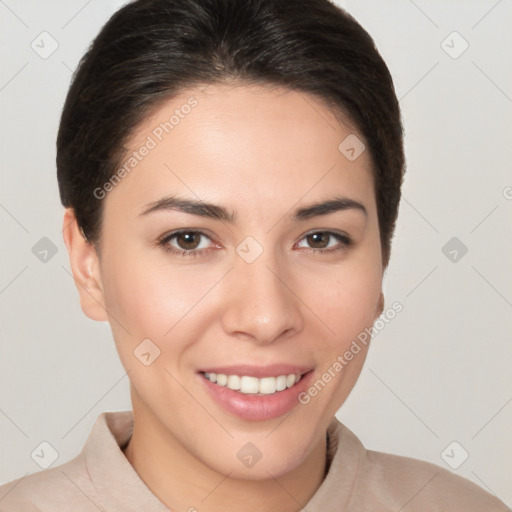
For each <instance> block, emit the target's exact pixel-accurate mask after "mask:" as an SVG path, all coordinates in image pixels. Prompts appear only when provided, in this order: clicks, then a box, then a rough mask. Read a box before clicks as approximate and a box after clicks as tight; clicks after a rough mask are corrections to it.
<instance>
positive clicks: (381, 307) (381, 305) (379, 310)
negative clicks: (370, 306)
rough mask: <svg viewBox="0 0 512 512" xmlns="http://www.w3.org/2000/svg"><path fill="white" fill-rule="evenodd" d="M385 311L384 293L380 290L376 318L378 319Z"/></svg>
mask: <svg viewBox="0 0 512 512" xmlns="http://www.w3.org/2000/svg"><path fill="white" fill-rule="evenodd" d="M383 311H384V293H382V292H380V297H379V302H378V303H377V309H376V310H375V318H374V320H377V318H379V316H380V315H381V314H382V312H383Z"/></svg>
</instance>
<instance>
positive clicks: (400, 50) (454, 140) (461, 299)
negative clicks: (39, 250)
mask: <svg viewBox="0 0 512 512" xmlns="http://www.w3.org/2000/svg"><path fill="white" fill-rule="evenodd" d="M122 3H123V2H122V1H120V0H109V1H107V0H90V1H88V2H87V1H85V0H72V1H71V0H67V1H64V0H60V1H57V0H54V1H45V2H41V1H36V0H23V1H15V0H4V1H1V0H0V23H1V29H0V43H1V62H2V67H1V71H0V73H1V74H0V103H1V117H0V119H1V132H0V140H1V148H0V150H1V153H0V155H1V157H0V165H1V176H2V184H1V187H0V225H1V240H2V249H3V251H2V258H1V272H0V308H1V309H0V310H1V315H2V319H1V322H0V333H1V360H0V430H1V436H0V450H1V452H0V461H1V468H0V482H7V481H9V480H12V479H14V478H17V477H20V476H23V475H25V474H28V473H31V472H35V471H38V470H40V469H41V468H40V467H39V466H38V465H37V464H36V463H35V462H34V460H33V459H32V458H31V453H32V452H33V450H34V449H35V448H36V447H37V446H39V444H40V443H41V442H42V441H47V442H49V443H50V444H51V445H52V446H53V447H54V448H55V449H56V450H57V452H58V454H59V456H58V459H57V460H56V461H55V462H54V464H53V465H57V464H61V463H63V462H65V461H67V460H69V459H70V458H72V457H73V456H75V455H76V454H77V453H78V452H79V451H80V449H81V447H82V445H83V443H84V441H85V439H86V437H87V435H88V434H89V432H90V430H91V428H92V425H93V423H94V421H95V419H96V417H97V416H98V415H99V414H100V413H101V412H103V411H114V410H125V409H129V408H130V401H129V394H128V378H127V377H126V375H125V373H124V371H123V368H122V366H121V364H120V363H119V361H118V358H117V354H116V352H115V348H114V344H113V341H112V338H111V333H110V329H109V327H108V325H107V324H102V323H96V322H93V321H91V320H89V319H88V318H87V317H85V316H84V315H83V314H82V312H81V310H80V307H79V302H78V295H77V292H76V290H75V286H74V283H73V281H72V278H71V275H70V267H69V263H68V258H67V254H66V250H65V246H64V244H63V241H62V235H61V222H62V213H63V209H62V207H61V206H60V202H59V198H58V190H57V183H56V178H55V164H54V161H55V149H54V148H55V136H56V131H57V127H58V121H59V115H60V110H61V107H62V104H63V101H64V97H65V94H66V91H67V88H68V85H69V82H70V78H71V72H72V70H73V69H74V68H75V66H76V64H77V62H78V59H79V58H80V56H81V55H82V53H83V52H84V50H85V48H86V47H87V45H88V44H89V42H90V41H91V39H92V38H93V37H94V36H95V34H96V33H97V31H98V30H99V28H100V27H101V26H102V24H103V23H104V22H105V21H106V20H107V18H108V16H109V15H110V14H111V13H112V12H114V11H115V10H116V9H117V8H118V7H119V6H120V5H122ZM340 4H341V5H343V6H345V7H346V8H347V10H348V11H349V12H350V13H352V14H353V15H354V16H355V17H356V19H358V20H359V21H360V22H361V24H362V25H363V26H364V27H365V28H366V29H367V30H368V31H369V32H370V34H371V35H372V36H373V38H374V39H375V41H376V43H377V46H378V48H379V50H380V51H381V53H382V54H383V56H384V58H385V60H386V61H387V63H388V65H389V67H390V69H391V72H392V74H393V76H394V80H395V84H396V89H397V94H398V97H399V98H400V103H401V106H402V110H403V116H404V124H405V129H406V152H407V162H408V170H407V175H406V180H405V185H404V189H403V200H402V204H401V209H400V216H399V223H398V228H397V233H396V237H395V241H394V247H393V254H392V261H391V265H390V267H389V270H388V272H387V275H386V280H385V293H386V299H387V306H390V305H391V304H392V303H393V302H394V301H399V302H401V303H402V304H403V306H404V310H403V311H402V312H401V313H400V314H399V315H397V317H396V318H395V319H394V320H393V321H392V322H391V323H390V324H389V325H387V326H386V327H385V329H383V330H382V331H381V332H379V334H378V335H377V336H376V337H375V339H374V341H373V347H372V349H371V351H370V354H369V357H368V360H367V363H366V366H365V368H364V370H363V373H362V375H361V378H360V380H359V382H358V384H357V386H356V388H355V389H354V391H353V393H352V395H351V396H350V397H349V399H348V401H347V402H346V403H345V405H344V406H343V407H342V409H341V411H340V412H339V413H338V416H339V418H340V419H341V420H342V421H343V422H344V423H345V424H346V425H347V426H348V427H349V428H351V429H352V430H353V431H355V432H356V433H357V435H358V436H359V437H360V438H361V440H362V441H363V442H364V443H365V445H366V447H367V448H371V449H375V450H380V451H386V452H392V453H397V454H401V455H407V456H411V457H416V458H419V459H423V460H428V461H431V462H433V463H435V464H438V465H441V466H444V467H447V468H449V466H448V465H447V463H446V462H445V460H444V459H443V458H442V457H441V453H442V452H443V450H444V449H445V448H446V447H447V446H448V445H449V444H450V443H452V442H453V441H456V442H457V443H458V444H457V445H455V447H454V448H453V451H451V449H449V450H448V452H447V453H448V455H449V456H448V457H445V459H446V460H447V461H449V462H450V463H451V464H452V465H454V462H457V461H460V460H461V457H462V455H463V453H464V452H463V451H462V450H466V451H467V452H468V453H469V457H468V459H467V460H466V461H465V462H464V463H463V464H461V465H460V467H459V468H458V469H453V471H454V472H456V473H458V474H460V475H462V476H465V477H467V478H469V479H471V480H473V481H474V482H476V483H477V484H479V485H481V486H482V487H484V488H487V489H488V490H489V491H490V492H493V493H495V494H496V495H498V496H499V497H500V498H501V499H502V500H503V501H505V502H506V503H507V504H508V505H509V506H511V505H512V485H511V483H512V482H511V477H510V475H512V438H511V436H510V431H511V425H512V403H511V402H512V377H511V371H510V368H511V367H512V344H511V334H510V333H511V332H512V315H511V312H512V279H511V272H510V261H511V256H512V242H511V236H510V234H511V233H512V200H511V199H512V188H511V187H512V172H511V162H512V144H511V142H510V141H511V139H510V136H511V134H512V130H511V128H512V67H511V66H510V50H511V49H512V31H511V30H510V26H511V23H512V4H511V1H510V0H508V1H507V0H501V1H496V0H479V1H464V2H462V1H459V2H457V1H455V0H452V1H445V0H435V1H427V0H416V1H415V2H413V1H412V0H389V1H386V2H383V1H382V0H354V1H351V0H346V1H343V2H340ZM43 31H47V32H48V33H50V34H51V36H52V37H53V38H54V39H55V40H56V41H57V42H58V45H59V46H58V48H57V50H56V51H55V52H54V53H53V54H52V55H51V56H49V57H48V58H47V59H43V58H41V57H40V56H39V55H38V54H37V53H36V52H35V51H34V50H33V49H32V48H31V43H32V41H34V40H35V42H36V44H39V46H40V47H42V45H43V43H42V42H41V37H47V36H40V34H41V32H43ZM454 31H456V32H458V33H459V34H460V36H462V38H463V39H461V38H460V37H459V36H457V35H455V36H454V35H450V34H452V32H454ZM464 40H465V41H467V43H468V44H469V47H468V49H467V50H466V51H465V52H464V53H462V54H461V55H460V56H458V57H457V58H453V56H454V55H456V54H457V53H459V52H460V50H461V49H463V47H464V46H463V45H464ZM443 41H445V43H442V42H443ZM44 44H45V46H44V47H45V48H46V49H48V48H50V46H49V45H50V41H49V40H48V39H46V42H45V43H44ZM41 51H42V49H41ZM447 51H448V52H449V53H450V52H451V54H452V56H450V55H449V54H448V53H447ZM507 187H508V188H507ZM42 237H48V238H49V239H50V240H51V241H52V242H53V243H54V244H55V246H56V248H57V253H56V254H55V255H54V256H53V257H51V258H48V261H47V262H42V261H40V260H39V259H38V258H37V257H36V255H34V254H33V253H32V248H33V246H34V245H35V244H36V243H37V242H38V241H39V240H40V239H41V238H42ZM452 237H457V238H458V239H459V240H460V242H461V243H463V244H464V245H465V246H466V247H467V249H468V252H467V254H465V255H464V256H461V254H462V253H461V252H460V250H459V252H458V253H457V261H455V262H454V261H451V259H450V258H453V257H454V253H452V255H449V256H450V258H449V257H447V256H445V254H444V253H443V252H442V248H443V246H444V245H445V244H446V243H447V242H448V241H449V240H450V239H451V238H452ZM450 250H451V249H450ZM446 252H448V251H446ZM452 447H453V446H452Z"/></svg>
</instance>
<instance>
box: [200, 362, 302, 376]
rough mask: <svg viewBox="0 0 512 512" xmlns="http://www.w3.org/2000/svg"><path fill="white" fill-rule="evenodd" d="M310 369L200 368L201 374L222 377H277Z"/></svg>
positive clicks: (273, 366)
mask: <svg viewBox="0 0 512 512" xmlns="http://www.w3.org/2000/svg"><path fill="white" fill-rule="evenodd" d="M310 370H312V368H311V367H307V366H301V365H293V364H284V363H283V364H270V365H265V366H254V365H250V364H239V365H234V366H208V367H206V368H201V369H200V370H199V371H200V372H203V373H217V374H219V373H220V374H224V375H239V376H242V375H247V376H250V377H258V378H263V377H277V376H279V375H290V374H291V373H293V374H300V375H303V374H304V373H307V372H309V371H310Z"/></svg>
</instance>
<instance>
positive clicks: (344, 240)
mask: <svg viewBox="0 0 512 512" xmlns="http://www.w3.org/2000/svg"><path fill="white" fill-rule="evenodd" d="M304 242H305V243H306V244H307V246H304V245H302V244H304ZM350 245H352V239H351V238H350V237H349V236H348V235H345V234H341V233H335V232H333V231H315V232H313V233H309V234H307V235H306V236H304V238H302V240H301V241H300V243H299V247H301V248H302V247H305V248H306V249H310V250H311V251H313V252H318V253H329V252H333V251H340V250H342V249H346V248H347V247H349V246H350Z"/></svg>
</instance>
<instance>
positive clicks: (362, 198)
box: [83, 85, 383, 479]
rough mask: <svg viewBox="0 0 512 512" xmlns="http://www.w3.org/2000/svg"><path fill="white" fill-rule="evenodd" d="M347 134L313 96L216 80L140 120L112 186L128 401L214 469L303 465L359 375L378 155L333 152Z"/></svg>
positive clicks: (107, 211)
mask: <svg viewBox="0 0 512 512" xmlns="http://www.w3.org/2000/svg"><path fill="white" fill-rule="evenodd" d="M173 115H174V117H171V116H173ZM165 123H167V124H165ZM353 134H355V132H354V130H352V129H351V128H350V127H349V126H348V125H344V124H343V125H342V124H340V122H339V121H337V120H336V118H335V117H334V115H333V114H332V112H331V111H330V110H329V109H328V108H327V107H326V106H324V105H323V104H322V103H320V102H319V101H318V100H316V99H315V98H314V97H313V96H310V95H307V94H305V93H298V92H292V91H289V90H285V89H279V88H275V87H269V86H254V85H251V86H249V85H238V86H234V87H233V86H231V87H228V86H227V85H219V86H217V85H215V86H214V85H209V86H208V87H206V88H205V89H203V90H198V89H190V90H188V91H184V92H182V93H181V94H180V95H179V96H177V97H174V98H173V99H172V100H170V101H168V102H167V103H165V104H163V105H162V106H161V107H160V108H159V109H158V110H157V111H156V112H155V113H154V114H153V115H152V116H151V117H149V118H147V119H146V120H145V121H144V122H143V123H142V124H141V125H140V126H139V127H138V129H137V131H136V133H135V134H134V135H133V137H132V138H131V140H130V142H129V144H128V147H129V150H130V151H129V153H128V154H127V156H126V159H125V162H123V163H127V165H126V167H125V172H124V173H123V172H121V173H120V178H121V179H120V180H118V183H117V182H116V183H115V186H114V182H113V183H112V184H111V185H110V186H109V185H107V189H108V190H109V192H108V194H107V195H106V197H105V198H104V199H103V201H104V205H103V206H104V211H103V221H102V222H103V223H102V239H101V254H100V256H99V259H98V260H97V267H96V268H97V272H98V276H99V292H98V293H99V296H98V300H99V302H101V304H102V305H103V306H104V308H105V311H106V312H107V313H106V314H107V316H106V317H105V319H108V321H109V322H110V324H111V327H112V331H113V335H114V339H115V343H116V345H117V350H118V352H119V356H120V358H121V361H122V364H123V366H124V368H125V369H126V370H127V371H128V372H129V373H128V375H129V378H130V381H131V386H132V400H133V407H134V413H135V415H136V418H137V414H138V415H139V417H141V418H142V417H143V416H144V418H145V419H144V421H147V422H149V421H151V422H153V423H154V424H158V429H159V432H160V433H161V434H162V436H164V437H165V436H167V439H169V441H172V442H174V443H177V445H179V446H181V447H182V449H183V451H184V453H185V452H186V453H188V454H191V455H192V456H193V457H194V458H195V459H197V461H198V462H199V463H201V464H204V465H206V466H207V467H209V468H211V469H213V470H215V471H218V472H221V473H223V474H227V473H228V472H231V476H233V477H237V476H238V477H242V478H250V479H258V478H265V477H267V476H268V473H267V472H270V473H271V474H272V475H275V476H278V475H280V474H283V473H286V472H288V471H290V470H292V469H293V468H295V467H297V466H298V465H299V464H300V463H301V462H302V461H304V460H305V459H306V458H307V457H308V454H309V453H310V451H311V450H312V447H314V446H316V445H317V444H318V442H319V441H320V440H321V439H322V438H325V431H326V429H327V427H328V425H329V423H330V422H331V420H332V418H333V416H334V414H335V413H336V411H337V410H338V408H339V407H340V406H341V404H342V403H343V402H344V401H345V399H346V397H347V396H348V394H349V392H350V391H351V389H352V387H353V386H354V384H355V382H356V380H357V378H358V376H359V374H360V371H361V367H362V365H363V362H364V359H365V357H366V348H367V347H366V346H362V348H361V350H360V351H359V352H358V353H357V354H355V355H353V358H351V360H350V361H349V362H347V361H346V358H345V360H344V362H343V364H341V363H340V361H341V359H340V356H341V357H342V358H343V354H344V353H345V352H346V351H347V350H348V349H349V348H350V346H351V344H352V342H353V340H355V339H356V338H357V336H358V335H359V334H360V333H361V332H363V331H364V330H365V328H369V327H371V326H372V324H373V322H374V320H375V319H376V317H377V316H378V315H379V314H380V312H381V310H382V303H381V284H382V271H383V268H382V259H381V246H380V240H379V228H378V221H377V211H376V201H375V190H374V185H373V179H372V172H371V160H370V155H369V154H368V151H363V153H362V154H361V155H360V156H358V157H357V158H356V159H355V160H354V159H353V158H351V159H348V158H347V157H346V156H345V155H346V153H345V154H343V153H342V152H341V151H340V150H339V149H338V146H339V145H340V143H342V141H344V140H345V139H346V138H347V137H348V136H349V135H353ZM359 139H362V137H361V136H359ZM349 140H350V139H349ZM143 147H146V148H147V150H144V149H141V148H143ZM356 149H357V148H356ZM134 151H135V152H136V155H135V156H133V152H134ZM349 154H350V153H349ZM130 158H135V160H131V161H130V160H129V159H130ZM322 204H323V207H322V206H318V205H322ZM315 205H317V206H315ZM83 304H84V303H83ZM84 310H85V311H86V313H88V314H89V315H90V316H94V317H95V318H97V319H98V318H99V314H93V313H91V311H88V308H87V307H84ZM337 361H338V364H336V362H337ZM340 366H342V368H341V369H340ZM205 374H206V375H205ZM295 374H297V375H300V378H299V379H296V378H295V377H292V375H295ZM327 374H328V375H330V378H329V377H328V376H327V377H326V375H327ZM224 376H226V377H224ZM208 377H209V378H208ZM238 377H240V378H238ZM215 380H217V382H212V381H215ZM226 381H227V382H226ZM319 382H320V384H319ZM315 383H316V386H315ZM240 386H241V389H239V390H236V389H230V388H237V387H240ZM286 386H289V387H286ZM283 387H284V388H285V389H283ZM276 389H279V390H276ZM315 390H316V391H315ZM248 442H250V443H252V445H254V446H255V447H257V449H258V451H259V452H260V453H261V454H262V457H261V460H260V461H259V462H258V464H256V465H254V467H251V468H249V467H246V466H245V465H244V464H242V463H241V458H240V454H239V450H240V449H241V447H242V446H244V445H246V443H248ZM252 445H251V446H252ZM246 449H249V448H246ZM251 450H254V448H253V447H251V448H250V449H249V451H251ZM237 454H238V456H237ZM242 456H243V454H242Z"/></svg>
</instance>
